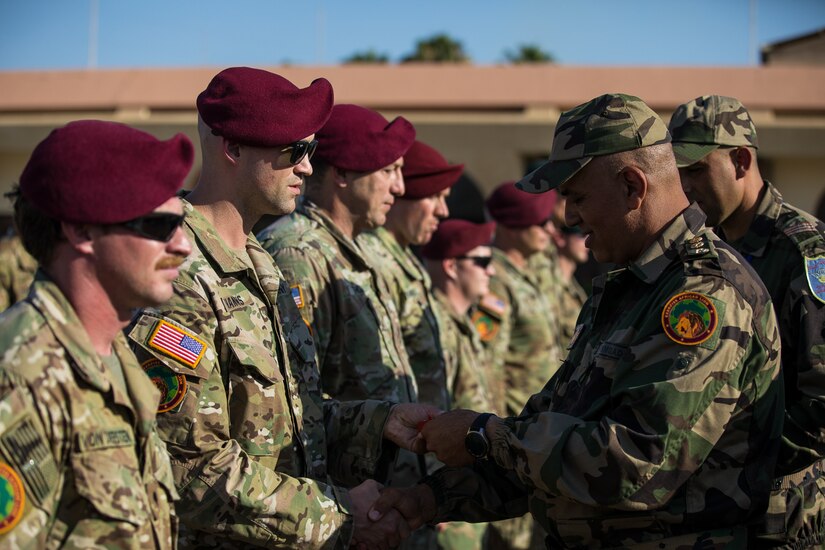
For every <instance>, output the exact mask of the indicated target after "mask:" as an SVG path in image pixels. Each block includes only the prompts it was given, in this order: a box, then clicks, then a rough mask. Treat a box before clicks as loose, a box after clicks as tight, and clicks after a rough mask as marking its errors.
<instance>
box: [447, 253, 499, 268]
mask: <svg viewBox="0 0 825 550" xmlns="http://www.w3.org/2000/svg"><path fill="white" fill-rule="evenodd" d="M456 259H457V260H470V261H472V262H473V263H474V264H476V265H477V266H478V267H480V268H481V269H487V266H488V265H490V262H492V261H493V257H492V256H456Z"/></svg>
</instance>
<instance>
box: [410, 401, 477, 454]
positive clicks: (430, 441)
mask: <svg viewBox="0 0 825 550" xmlns="http://www.w3.org/2000/svg"><path fill="white" fill-rule="evenodd" d="M478 414H479V413H477V412H475V411H470V410H466V409H456V410H454V411H449V412H446V413H444V414H441V415H439V416H437V417H436V418H433V419H432V420H431V421H429V422H427V424H426V425H425V426H424V427H423V428H422V430H421V435H422V436H424V439H425V440H426V442H427V450H428V451H432V452H434V453H435V456H436V457H438V460H440V461H441V462H443V463H444V464H446V465H447V466H453V467H456V466H469V465H470V464H472V463H473V461H474V460H475V459H474V458H473V457H472V455H470V453H468V452H467V449H466V448H465V447H464V437H465V436H466V435H467V430H469V429H470V426H471V425H472V423H473V420H475V419H476V417H477V416H478Z"/></svg>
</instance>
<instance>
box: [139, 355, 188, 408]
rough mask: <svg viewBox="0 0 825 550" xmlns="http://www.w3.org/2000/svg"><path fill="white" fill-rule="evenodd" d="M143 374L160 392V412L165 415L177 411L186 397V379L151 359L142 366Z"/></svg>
mask: <svg viewBox="0 0 825 550" xmlns="http://www.w3.org/2000/svg"><path fill="white" fill-rule="evenodd" d="M140 366H141V368H143V372H145V373H146V375H147V376H148V377H149V379H150V380H151V381H152V383H153V384H154V385H155V387H156V388H157V389H159V390H160V401H159V402H158V412H159V413H165V412H169V411H171V410H173V409H175V408H176V407H177V406H178V405H180V404H181V403H182V402H183V398H184V397H186V377H185V376H184V375H182V374H178V373H176V372H175V371H173V370H172V369H170V368H169V367H167V366H166V365H164V364H163V363H162V362H160V361H159V360H157V359H154V358H152V359H149V360H148V361H144V362H143V363H142V364H141V365H140Z"/></svg>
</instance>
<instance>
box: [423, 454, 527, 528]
mask: <svg viewBox="0 0 825 550" xmlns="http://www.w3.org/2000/svg"><path fill="white" fill-rule="evenodd" d="M422 483H426V484H427V485H428V486H429V487H430V488H431V489H432V490H433V494H434V495H435V500H436V503H437V511H436V516H435V518H434V519H433V521H432V523H439V522H443V521H467V522H470V523H479V522H483V521H497V520H500V519H507V518H513V517H519V516H522V515H524V514H525V513H527V488H526V487H525V486H524V485H523V484H522V483H521V481H520V480H519V479H518V477H517V476H516V475H515V474H514V473H513V472H512V471H510V472H508V471H506V470H504V469H502V468H501V467H499V466H497V465H496V464H495V463H493V462H491V461H476V462H475V463H474V464H473V466H471V467H466V468H447V467H444V468H441V469H440V470H438V471H436V472H434V473H433V474H431V475H430V476H427V477H425V478H424V479H423V480H422Z"/></svg>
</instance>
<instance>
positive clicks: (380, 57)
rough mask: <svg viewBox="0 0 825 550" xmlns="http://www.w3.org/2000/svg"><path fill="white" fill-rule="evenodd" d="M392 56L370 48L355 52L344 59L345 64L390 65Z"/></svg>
mask: <svg viewBox="0 0 825 550" xmlns="http://www.w3.org/2000/svg"><path fill="white" fill-rule="evenodd" d="M389 61H390V56H388V55H387V54H385V53H379V52H376V51H375V50H374V49H372V48H370V49H368V50H364V51H361V52H355V53H354V54H352V55H351V56H349V57H348V58H346V59H344V63H378V64H380V63H389Z"/></svg>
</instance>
